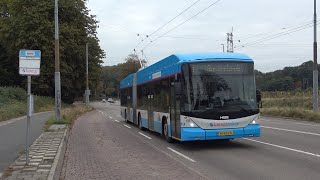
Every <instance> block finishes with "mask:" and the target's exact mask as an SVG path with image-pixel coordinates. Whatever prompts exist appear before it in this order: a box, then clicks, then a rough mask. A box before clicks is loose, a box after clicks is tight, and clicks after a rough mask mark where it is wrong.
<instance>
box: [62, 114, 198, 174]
mask: <svg viewBox="0 0 320 180" xmlns="http://www.w3.org/2000/svg"><path fill="white" fill-rule="evenodd" d="M128 131H129V130H128V129H125V127H123V126H122V125H120V124H119V123H116V122H114V121H111V120H108V119H106V117H105V116H103V115H102V114H100V113H98V112H97V111H93V112H90V113H88V114H86V115H84V116H82V117H80V118H79V119H78V120H77V121H76V122H75V124H74V126H73V128H72V131H71V135H70V137H69V140H68V145H67V151H66V154H65V159H64V165H63V166H64V167H63V170H62V171H63V173H62V179H68V180H73V179H74V180H80V179H85V180H87V179H108V180H109V179H126V180H127V179H139V180H140V179H161V180H163V179H184V180H189V179H197V180H199V179H202V177H201V176H199V175H197V174H196V173H195V172H192V170H190V169H188V168H186V167H185V166H184V165H182V164H180V163H179V162H177V161H175V160H174V159H172V158H170V157H169V156H167V155H166V154H164V153H162V152H160V151H159V150H157V149H155V148H154V147H152V146H151V145H150V144H148V143H146V142H143V141H142V140H139V139H137V138H135V137H134V136H132V134H130V133H129V132H128Z"/></svg>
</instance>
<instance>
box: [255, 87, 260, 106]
mask: <svg viewBox="0 0 320 180" xmlns="http://www.w3.org/2000/svg"><path fill="white" fill-rule="evenodd" d="M256 94H257V102H258V103H260V102H261V91H260V90H258V89H257V90H256Z"/></svg>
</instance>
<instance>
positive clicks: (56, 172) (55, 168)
mask: <svg viewBox="0 0 320 180" xmlns="http://www.w3.org/2000/svg"><path fill="white" fill-rule="evenodd" d="M68 134H69V128H68V127H67V128H66V130H65V131H64V134H63V138H62V139H61V143H60V145H59V149H58V152H57V154H56V157H55V158H54V162H53V164H52V167H51V169H50V172H49V175H48V178H47V180H54V179H60V174H61V171H62V168H63V161H64V154H65V152H66V144H67V140H68V138H67V135H68Z"/></svg>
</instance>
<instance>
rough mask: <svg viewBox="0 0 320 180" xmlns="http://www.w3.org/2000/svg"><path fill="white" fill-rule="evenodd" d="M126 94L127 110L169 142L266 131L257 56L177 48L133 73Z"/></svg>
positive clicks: (125, 114)
mask: <svg viewBox="0 0 320 180" xmlns="http://www.w3.org/2000/svg"><path fill="white" fill-rule="evenodd" d="M120 94H121V116H122V117H123V118H124V119H125V120H126V121H130V122H132V123H134V124H136V125H138V126H139V128H141V129H148V130H150V131H154V132H158V133H160V134H162V135H163V136H164V137H165V139H166V140H167V141H168V142H172V141H173V140H178V141H195V140H215V139H234V138H243V137H259V136H260V125H259V121H258V120H259V108H258V102H257V101H260V100H259V98H257V96H256V85H255V77H254V62H253V60H252V59H251V58H250V57H248V56H246V55H244V54H237V53H193V54H174V55H171V56H169V57H167V58H165V59H163V60H160V61H159V62H157V63H155V64H153V65H151V66H149V67H147V68H145V69H142V70H140V71H138V72H137V73H134V74H131V75H129V76H127V77H126V78H125V79H123V80H122V81H121V82H120ZM257 99H258V100H257Z"/></svg>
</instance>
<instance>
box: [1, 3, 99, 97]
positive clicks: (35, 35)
mask: <svg viewBox="0 0 320 180" xmlns="http://www.w3.org/2000/svg"><path fill="white" fill-rule="evenodd" d="M0 7H1V8H0V27H1V28H0V37H1V42H0V47H3V48H4V51H1V53H0V60H1V66H4V67H5V69H6V70H7V71H6V72H2V71H1V72H0V76H1V77H2V76H4V74H5V73H9V74H11V75H12V76H11V77H8V78H7V79H6V80H4V81H3V82H1V85H20V86H25V78H23V77H21V76H19V75H18V63H17V62H18V52H19V50H20V49H39V50H41V52H42V59H41V75H40V76H39V77H35V78H33V92H34V93H35V94H39V95H46V96H54V71H55V70H54V1H52V0H41V1H38V0H27V1H21V0H0ZM97 23H98V22H97V21H96V20H95V16H92V15H89V10H88V9H87V7H86V1H85V0H60V1H59V26H60V67H61V89H62V100H64V101H65V102H73V101H74V99H75V98H76V97H81V96H82V94H83V92H84V89H85V72H86V71H85V68H86V67H85V44H86V43H90V46H89V47H90V50H89V73H90V76H89V81H90V89H92V90H93V89H95V88H96V87H97V86H98V84H99V81H100V72H101V63H102V61H101V59H102V58H103V57H104V56H105V54H104V52H103V50H101V48H100V46H99V40H98V38H97V36H96V35H97V32H96V28H97ZM3 62H6V63H3ZM1 66H0V67H1ZM13 77H14V78H13ZM9 80H10V81H9ZM2 83H3V84H2Z"/></svg>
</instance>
